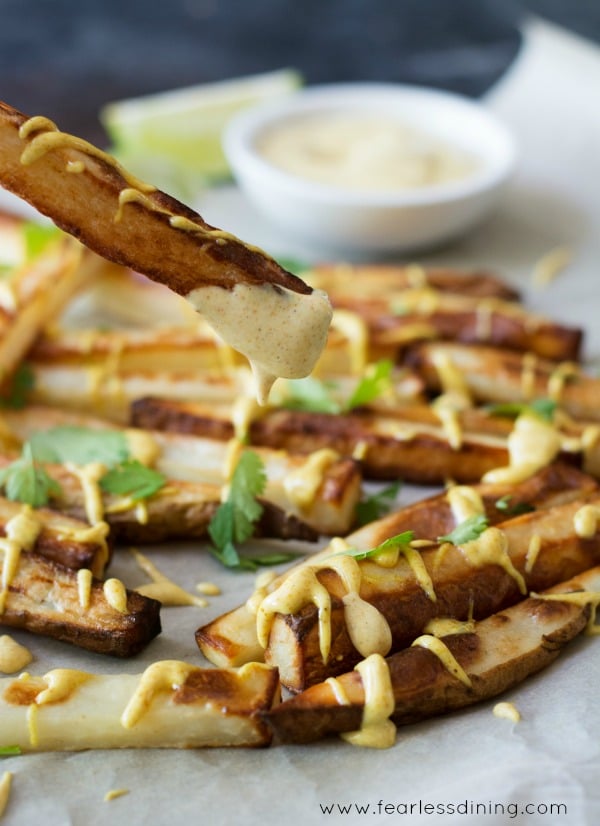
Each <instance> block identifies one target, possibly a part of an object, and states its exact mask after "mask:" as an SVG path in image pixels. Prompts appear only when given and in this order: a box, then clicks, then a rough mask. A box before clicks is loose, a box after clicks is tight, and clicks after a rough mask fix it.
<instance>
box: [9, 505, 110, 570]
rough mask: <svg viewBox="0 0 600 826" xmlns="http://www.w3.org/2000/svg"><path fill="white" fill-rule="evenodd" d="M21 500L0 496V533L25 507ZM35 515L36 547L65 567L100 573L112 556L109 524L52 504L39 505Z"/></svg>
mask: <svg viewBox="0 0 600 826" xmlns="http://www.w3.org/2000/svg"><path fill="white" fill-rule="evenodd" d="M22 507H23V506H22V505H21V504H20V503H19V502H11V501H10V500H9V499H5V498H4V497H3V496H0V535H6V526H7V523H8V522H9V521H10V520H11V519H13V518H14V517H16V516H17V515H18V514H19V512H20V511H21V510H22ZM34 513H35V519H36V520H37V521H38V522H39V527H40V531H39V533H38V535H37V537H36V540H35V543H34V545H33V550H34V551H35V552H36V553H37V554H40V555H41V556H45V557H46V558H47V559H51V560H53V561H54V562H58V563H59V564H60V565H64V566H65V567H66V568H74V569H79V568H89V569H90V570H91V571H92V573H93V574H94V576H96V577H101V576H102V574H103V573H104V570H105V568H106V566H107V564H108V562H109V560H110V550H111V549H110V547H109V546H108V545H107V535H108V525H101V524H99V525H97V526H95V527H93V528H91V527H90V525H89V524H88V523H87V522H84V521H83V520H81V519H74V518H73V517H70V516H67V515H65V514H64V513H59V512H58V511H53V510H50V509H49V508H36V510H35V512H34Z"/></svg>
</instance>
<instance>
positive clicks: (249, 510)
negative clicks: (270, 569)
mask: <svg viewBox="0 0 600 826" xmlns="http://www.w3.org/2000/svg"><path fill="white" fill-rule="evenodd" d="M266 484H267V477H266V473H265V468H264V465H263V462H262V460H261V458H260V456H258V454H256V453H254V452H253V451H251V450H249V451H246V452H245V453H243V454H242V455H241V457H240V459H239V461H238V463H237V465H236V467H235V470H234V472H233V474H232V477H231V482H230V485H229V494H228V496H227V499H226V500H225V502H222V503H221V504H220V505H219V507H218V509H217V511H216V513H215V515H214V516H213V518H212V519H211V521H210V524H209V526H208V533H209V535H210V538H211V539H212V541H213V542H214V545H215V547H214V549H213V550H211V553H212V554H213V556H214V557H216V559H218V560H219V561H220V562H222V563H223V565H225V566H226V567H228V568H251V567H255V564H254V563H252V562H251V561H249V560H247V559H245V558H242V557H240V555H239V553H238V551H237V548H236V545H237V544H238V543H241V542H245V541H246V540H247V539H249V538H250V537H251V536H252V534H253V533H254V526H255V524H256V522H257V521H258V519H260V516H261V514H262V512H263V507H262V505H261V504H260V502H258V501H257V500H256V497H257V496H260V494H261V493H262V492H263V491H264V489H265V486H266Z"/></svg>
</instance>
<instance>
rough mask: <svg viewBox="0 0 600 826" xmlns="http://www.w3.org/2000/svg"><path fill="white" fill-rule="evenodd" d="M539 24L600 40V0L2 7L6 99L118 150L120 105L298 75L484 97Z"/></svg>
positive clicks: (76, 1)
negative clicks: (111, 142)
mask: <svg viewBox="0 0 600 826" xmlns="http://www.w3.org/2000/svg"><path fill="white" fill-rule="evenodd" d="M528 14H536V15H539V16H541V17H543V18H545V19H546V20H549V21H551V22H555V23H557V24H559V25H561V26H564V27H566V28H568V29H570V30H572V31H574V32H577V33H579V34H582V35H584V36H586V37H588V38H590V39H592V40H595V41H600V0H252V2H250V1H249V0H162V2H161V0H158V2H153V0H144V1H143V2H140V0H0V98H1V99H4V100H6V101H8V102H9V103H11V104H12V105H14V106H16V107H17V108H19V109H21V110H23V111H24V112H26V113H27V114H41V113H43V114H46V115H47V116H49V117H51V118H53V119H55V120H57V121H58V123H59V126H60V127H61V128H62V129H64V130H66V131H72V132H76V133H78V134H80V135H82V136H84V137H86V138H88V139H90V140H94V141H99V142H105V137H104V134H103V132H102V129H101V126H100V124H99V122H98V110H99V108H100V106H101V105H102V104H103V103H105V102H107V101H110V100H115V99H120V98H124V97H130V96H136V95H140V94H144V93H148V92H154V91H160V90H164V89H170V88H175V87H178V86H185V85H189V84H195V83H201V82H208V81H214V80H219V79H223V78H229V77H235V76H238V75H243V74H248V73H256V72H263V71H266V70H269V69H278V68H282V67H285V66H291V67H295V68H297V69H299V70H300V71H301V73H302V74H303V76H304V78H305V80H306V82H307V83H316V82H327V81H343V80H358V79H360V80H388V81H389V80H392V81H403V82H412V83H418V84H423V85H430V86H436V87H440V88H444V89H450V90H453V91H459V92H463V93H465V94H468V95H473V96H478V95H481V94H482V93H483V92H485V91H486V89H488V88H489V87H490V86H491V85H492V84H493V83H494V82H495V81H496V80H497V79H498V78H499V77H500V76H501V75H502V73H503V72H504V71H505V70H506V68H507V67H508V66H509V65H510V63H511V61H512V60H513V59H514V57H515V56H516V54H517V53H518V50H519V44H520V36H519V25H520V23H521V21H522V20H523V19H524V18H525V17H526V16H527V15H528Z"/></svg>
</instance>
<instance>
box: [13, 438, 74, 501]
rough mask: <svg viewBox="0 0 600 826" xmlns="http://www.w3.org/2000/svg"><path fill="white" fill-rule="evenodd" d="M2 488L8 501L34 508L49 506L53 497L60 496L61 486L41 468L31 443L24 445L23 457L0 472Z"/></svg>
mask: <svg viewBox="0 0 600 826" xmlns="http://www.w3.org/2000/svg"><path fill="white" fill-rule="evenodd" d="M0 488H4V493H5V495H6V498H7V499H10V500H11V501H13V502H22V503H23V504H26V505H31V506H32V507H34V508H41V507H43V506H44V505H47V504H48V501H49V500H50V499H51V498H52V497H53V496H59V495H60V492H61V488H60V485H59V484H58V482H56V481H55V480H54V479H52V478H51V477H50V476H49V475H48V473H47V472H46V470H45V469H44V468H43V467H41V466H40V465H39V464H38V462H37V458H34V451H33V448H32V445H31V444H30V443H29V442H25V444H24V445H23V449H22V453H21V457H20V458H19V459H16V460H15V461H14V462H11V464H10V465H7V466H6V467H4V468H2V470H0Z"/></svg>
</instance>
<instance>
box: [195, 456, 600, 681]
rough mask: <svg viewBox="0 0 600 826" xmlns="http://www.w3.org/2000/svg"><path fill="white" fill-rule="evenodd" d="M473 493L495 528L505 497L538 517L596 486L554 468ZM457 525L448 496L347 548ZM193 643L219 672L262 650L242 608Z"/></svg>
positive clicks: (357, 535) (358, 537)
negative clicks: (535, 513) (535, 512)
mask: <svg viewBox="0 0 600 826" xmlns="http://www.w3.org/2000/svg"><path fill="white" fill-rule="evenodd" d="M473 488H474V490H475V491H476V493H477V494H479V495H480V496H481V499H482V504H483V506H484V509H485V514H486V516H487V518H488V520H489V524H490V525H495V524H498V523H499V522H500V521H502V520H503V519H504V518H505V516H506V512H505V511H504V510H502V509H500V508H499V507H497V503H499V502H500V503H502V501H503V499H505V498H506V497H509V499H508V502H509V504H510V506H511V508H513V509H515V510H516V511H517V512H518V511H519V509H522V508H523V506H525V508H527V507H530V508H535V509H537V511H539V512H540V513H541V512H542V511H546V510H548V509H550V508H552V507H554V506H558V505H564V504H567V503H569V502H572V501H574V500H578V499H581V498H583V497H585V496H587V495H589V494H593V493H594V492H595V491H597V490H598V485H597V483H596V482H595V480H593V479H592V478H590V477H589V476H586V475H584V474H582V473H580V472H579V471H577V470H575V469H574V468H571V467H569V466H567V465H562V464H555V465H551V466H549V467H547V468H544V469H543V470H541V471H539V472H538V473H537V474H535V475H534V476H532V477H531V478H530V479H527V480H526V481H524V482H521V483H520V484H518V485H510V486H509V485H475V486H473ZM456 522H457V520H456V517H455V515H454V513H453V511H452V509H451V507H450V503H449V501H448V499H447V496H446V494H444V493H442V494H438V495H435V496H432V497H428V498H426V499H423V500H421V501H419V502H416V503H414V504H412V505H408V506H406V507H404V508H402V509H400V510H398V511H396V512H395V513H392V514H390V515H389V516H386V517H384V518H382V519H380V520H377V521H376V522H372V523H370V524H368V525H365V526H364V527H363V528H360V529H359V530H358V531H355V532H354V533H353V534H351V535H350V536H348V537H347V538H346V543H347V544H348V545H349V546H350V547H353V548H359V549H365V550H368V549H369V548H374V547H376V546H377V545H380V544H381V543H382V542H384V541H385V540H386V539H388V538H390V537H392V536H395V535H397V534H400V533H402V532H404V531H408V530H412V531H414V533H415V536H416V537H417V538H418V539H420V538H426V537H432V536H433V537H437V536H443V535H446V534H448V533H449V532H450V531H452V530H453V529H454V528H455V527H456ZM332 552H333V551H332V548H331V547H329V546H328V547H327V548H325V549H324V550H323V551H322V552H320V553H319V554H318V555H313V556H312V557H311V558H310V559H307V560H306V561H305V562H303V563H301V564H302V565H315V564H317V565H318V564H319V563H320V562H321V561H322V560H323V559H324V558H326V557H327V556H329V555H331V553H332ZM297 569H298V566H295V567H294V568H291V569H290V570H289V571H288V572H286V573H284V574H282V575H281V576H280V577H278V578H277V579H275V580H274V581H273V582H272V583H270V585H269V586H268V587H266V588H265V590H264V594H263V595H264V596H266V595H267V594H268V593H270V592H272V591H273V590H274V589H276V588H277V587H279V585H281V584H282V583H283V582H284V581H285V579H286V577H287V576H288V575H289V574H290V573H293V572H294V571H295V570H297ZM196 642H197V643H198V646H199V647H200V650H201V651H202V653H203V654H204V656H205V657H206V658H207V659H208V660H210V661H211V662H212V663H214V664H215V665H219V666H222V667H227V666H237V665H242V664H243V663H244V662H249V661H251V660H262V659H263V658H264V648H263V647H262V645H261V644H260V643H259V641H258V636H257V632H256V611H255V610H251V609H250V607H249V606H248V605H247V604H244V605H241V606H239V607H238V608H235V609H233V610H232V611H229V612H227V613H226V614H223V615H221V616H219V617H217V618H216V619H214V620H212V621H211V622H209V623H207V624H206V625H204V626H202V627H201V628H199V629H198V631H197V632H196Z"/></svg>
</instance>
